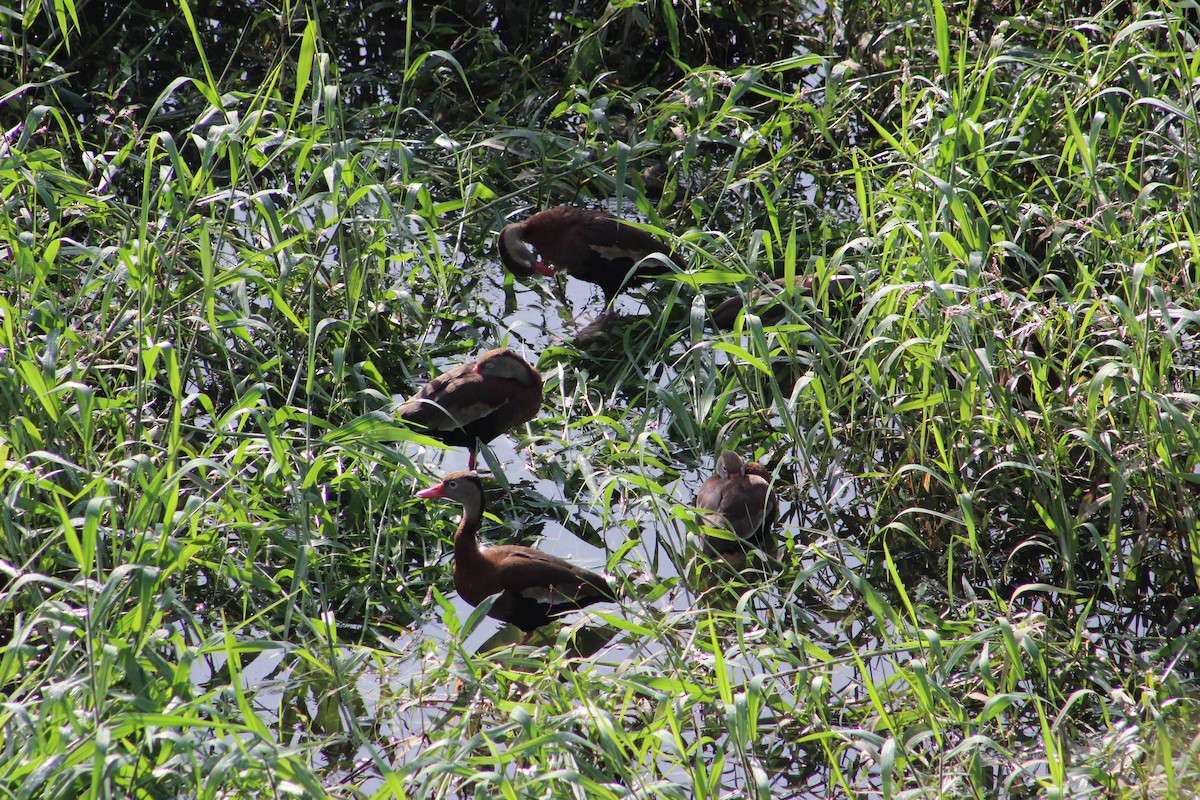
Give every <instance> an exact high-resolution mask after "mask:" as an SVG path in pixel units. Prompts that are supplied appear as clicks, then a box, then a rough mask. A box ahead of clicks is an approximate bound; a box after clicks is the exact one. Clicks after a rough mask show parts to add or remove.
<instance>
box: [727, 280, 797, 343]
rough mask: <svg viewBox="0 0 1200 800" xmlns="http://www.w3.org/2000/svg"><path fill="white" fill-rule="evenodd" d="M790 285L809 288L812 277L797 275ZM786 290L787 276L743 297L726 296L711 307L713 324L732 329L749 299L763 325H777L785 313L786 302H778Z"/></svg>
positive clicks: (794, 289)
mask: <svg viewBox="0 0 1200 800" xmlns="http://www.w3.org/2000/svg"><path fill="white" fill-rule="evenodd" d="M792 286H793V291H798V290H800V289H801V288H809V287H811V286H812V277H811V276H804V275H797V276H796V277H795V278H793V281H792ZM786 290H787V278H776V279H775V280H773V281H771V282H770V283H768V284H766V285H765V286H759V287H758V288H756V289H753V290H752V291H750V292H747V293H746V296H745V297H743V296H742V295H740V294H739V295H734V296H733V297H729V298H726V299H725V300H724V301H723V302H721V303H720V304H718V305H717V307H716V308H714V309H713V312H712V321H713V324H714V325H716V326H717V329H718V330H723V331H731V330H733V326H734V323H735V322H737V318H738V314H739V313H740V312H741V310H742V308H744V307H745V305H746V300H749V301H750V308H751V310H752V311H753V312H754V313H755V314H757V315H758V317H759V319H761V320H762V324H763V325H778V324H779V323H780V322H782V321H783V318H784V315H786V314H787V306H786V302H780V301H781V299H783V300H785V301H786V298H783V297H781V296H782V295H785V294H786Z"/></svg>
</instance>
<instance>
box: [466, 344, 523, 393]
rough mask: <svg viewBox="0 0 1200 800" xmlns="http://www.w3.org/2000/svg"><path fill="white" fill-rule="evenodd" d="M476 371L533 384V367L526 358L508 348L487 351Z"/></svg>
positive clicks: (490, 376)
mask: <svg viewBox="0 0 1200 800" xmlns="http://www.w3.org/2000/svg"><path fill="white" fill-rule="evenodd" d="M475 371H476V372H478V373H479V374H480V375H482V376H484V377H485V378H503V379H505V380H510V381H517V382H519V383H523V384H525V385H526V386H529V385H532V384H533V382H534V377H533V374H532V369H531V368H530V366H529V364H527V363H525V360H524V359H522V358H521V357H520V356H518V355H516V354H515V353H512V352H509V351H507V350H503V351H500V352H498V353H487V354H485V355H484V356H483V357H482V358H480V359H479V363H478V364H477V365H476V367H475Z"/></svg>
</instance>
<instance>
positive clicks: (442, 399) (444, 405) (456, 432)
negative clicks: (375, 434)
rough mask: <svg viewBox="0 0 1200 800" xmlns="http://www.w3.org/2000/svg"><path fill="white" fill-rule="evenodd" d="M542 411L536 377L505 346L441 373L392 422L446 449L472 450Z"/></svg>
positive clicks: (473, 461)
mask: <svg viewBox="0 0 1200 800" xmlns="http://www.w3.org/2000/svg"><path fill="white" fill-rule="evenodd" d="M541 407H542V376H541V375H539V374H538V371H537V370H536V369H534V368H533V367H531V366H530V365H529V364H528V363H527V362H526V361H525V359H523V358H521V357H520V356H519V355H517V354H516V353H514V352H513V351H512V350H509V349H507V348H497V349H495V350H488V351H487V352H486V353H484V354H483V355H481V356H480V357H479V358H477V359H476V360H475V361H472V362H471V363H470V364H462V365H461V366H457V367H455V368H453V369H451V370H447V371H446V372H443V373H442V374H441V375H438V376H437V377H436V378H434V379H433V380H431V381H430V382H429V383H427V384H425V387H424V388H423V389H421V391H419V392H417V393H416V394H415V395H414V396H413V398H412V399H411V400H409V401H408V402H406V403H404V404H403V405H401V406H400V407H399V408H397V409H396V418H397V419H401V420H403V421H404V422H406V423H408V424H410V425H414V426H417V427H420V428H424V431H423V432H424V433H427V434H428V435H430V436H432V437H433V438H435V439H438V440H440V441H442V442H445V443H446V444H448V445H450V446H452V447H467V448H469V449H470V453H471V457H470V461H469V466H470V468H471V469H475V450H476V447H477V446H478V443H479V442H483V443H484V444H487V443H488V442H490V441H492V439H495V438H496V437H497V436H499V435H500V434H502V433H505V432H506V431H509V430H511V429H512V428H515V427H516V426H517V425H521V424H523V423H526V422H529V420H531V419H533V418H534V417H536V416H537V413H538V410H539V409H540V408H541Z"/></svg>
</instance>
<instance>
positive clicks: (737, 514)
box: [696, 450, 779, 569]
mask: <svg viewBox="0 0 1200 800" xmlns="http://www.w3.org/2000/svg"><path fill="white" fill-rule="evenodd" d="M771 477H772V476H771V471H770V470H769V469H767V468H766V467H764V466H763V465H762V464H759V463H757V462H754V461H749V462H748V461H744V460H743V459H742V457H741V456H740V455H738V454H737V453H735V452H734V451H732V450H726V451H725V452H723V453H721V454H720V455H718V456H717V461H716V474H715V475H712V476H711V477H710V478H708V480H706V481H705V482H704V483H703V484H702V485H701V486H700V491H699V492H697V493H696V507H697V508H701V509H704V511H705V512H707V513H704V514H702V515H701V521H702V523H703V524H704V525H707V526H709V527H711V528H724V529H725V530H727V531H729V532H730V533H732V534H734V535H735V536H736V537H737V540H736V541H732V540H729V539H718V538H716V537H714V536H706V537H704V549H705V551H706V552H708V553H709V554H710V555H716V556H720V557H722V558H724V559H725V560H726V561H728V562H729V563H730V564H732V565H733V566H735V567H736V568H738V569H741V568H742V567H744V566H745V560H746V551H747V550H749V549H752V548H757V549H759V550H762V551H764V552H766V553H769V554H774V549H775V548H774V533H773V530H772V529H773V528H774V526H775V522H776V520H777V519H778V517H779V500H778V499H777V498H776V497H775V492H774V490H772V488H771Z"/></svg>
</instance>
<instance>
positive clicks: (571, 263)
mask: <svg viewBox="0 0 1200 800" xmlns="http://www.w3.org/2000/svg"><path fill="white" fill-rule="evenodd" d="M530 248H533V249H532V250H531V249H530ZM535 250H536V251H537V255H535V254H534V251H535ZM670 252H671V251H670V250H669V249H668V248H667V247H666V246H665V245H664V244H663V243H662V242H660V241H659V240H658V239H655V238H654V237H653V236H651V235H650V234H648V233H646V232H645V231H643V230H641V229H640V228H635V227H633V226H632V225H629V224H627V223H625V222H623V221H621V220H619V219H617V218H616V217H614V216H612V215H610V214H606V213H604V212H603V211H596V210H593V209H588V208H577V207H576V206H558V207H557V208H548V209H546V210H545V211H539V212H537V213H536V214H534V215H533V216H531V217H530V218H529V219H527V220H525V221H524V222H514V223H512V224H510V225H506V226H505V227H504V230H502V231H500V260H501V261H502V262H504V266H505V267H507V268H508V271H509V272H511V273H512V274H514V275H516V276H518V277H522V278H524V277H528V276H530V275H534V274H538V275H554V274H555V272H556V271H557V270H565V271H566V272H567V274H569V275H571V276H572V277H575V278H578V279H579V280H581V281H587V282H588V283H594V284H596V285H597V286H599V287H600V290H601V291H602V292H604V306H605V308H608V306H609V305H610V304H611V303H612V299H613V297H615V296H616V295H617V293H618V292H620V291H621V290H622V289H623V288H625V287H626V286H628V285H630V284H633V283H640V282H641V281H644V280H645V279H647V278H649V277H651V276H653V275H662V274H665V273H667V272H669V271H670V268H669V267H668V266H667V265H666V264H664V263H663V262H662V261H660V260H658V259H650V260H647V261H644V262H642V263H641V264H640V265H639V266H638V268H637V272H635V273H634V274H633V275H632V276H630V277H629V278H628V280H627V279H626V276H627V275H629V271H630V270H631V269H633V266H634V265H635V264H638V262H640V261H642V259H644V258H645V257H646V256H648V255H650V254H651V253H661V254H663V255H665V256H668V257H669V256H670ZM537 256H541V258H540V259H539V258H538V257H537Z"/></svg>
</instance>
